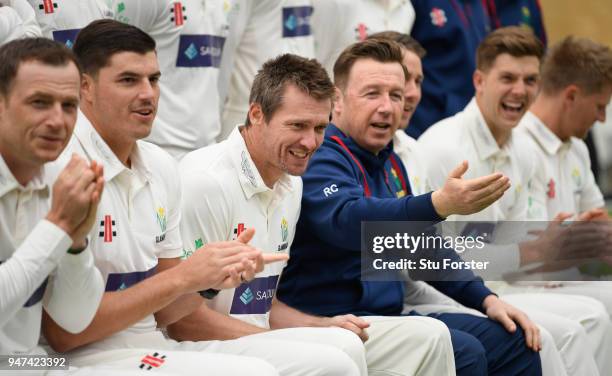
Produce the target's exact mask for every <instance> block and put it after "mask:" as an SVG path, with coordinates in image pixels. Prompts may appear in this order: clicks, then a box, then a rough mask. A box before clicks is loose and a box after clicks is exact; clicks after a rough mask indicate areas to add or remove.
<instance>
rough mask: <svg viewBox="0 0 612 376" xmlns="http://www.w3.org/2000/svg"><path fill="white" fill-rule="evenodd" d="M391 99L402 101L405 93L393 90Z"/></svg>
mask: <svg viewBox="0 0 612 376" xmlns="http://www.w3.org/2000/svg"><path fill="white" fill-rule="evenodd" d="M391 99H393V100H395V101H401V100H402V99H404V93H398V92H393V93H391Z"/></svg>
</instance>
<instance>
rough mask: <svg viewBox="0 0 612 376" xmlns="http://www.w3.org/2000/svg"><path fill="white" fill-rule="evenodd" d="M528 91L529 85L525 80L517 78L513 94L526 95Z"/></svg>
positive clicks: (513, 86)
mask: <svg viewBox="0 0 612 376" xmlns="http://www.w3.org/2000/svg"><path fill="white" fill-rule="evenodd" d="M526 93H527V87H526V86H525V83H524V82H523V80H516V81H515V82H514V85H512V94H516V95H525V94H526Z"/></svg>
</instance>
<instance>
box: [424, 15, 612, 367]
mask: <svg viewBox="0 0 612 376" xmlns="http://www.w3.org/2000/svg"><path fill="white" fill-rule="evenodd" d="M543 54H544V50H543V46H542V44H541V42H540V41H539V40H538V39H537V38H536V37H535V36H534V35H533V33H532V32H530V31H528V30H524V29H521V28H519V27H507V28H501V29H498V30H496V31H494V32H493V33H491V34H489V35H488V36H487V37H486V38H485V39H484V40H483V42H482V43H481V44H480V46H479V47H478V50H477V58H476V60H477V69H476V71H475V72H474V74H473V81H474V86H475V89H476V96H475V98H474V99H472V101H471V102H470V104H469V105H468V106H467V107H466V108H465V109H464V110H463V111H462V112H460V113H458V114H457V115H455V116H453V117H450V118H447V119H444V120H442V121H440V122H439V123H437V124H435V125H433V126H432V127H431V128H430V129H428V130H427V131H426V132H425V133H424V134H423V135H422V136H421V138H419V141H418V146H419V147H420V148H421V150H427V153H428V154H427V158H426V159H425V165H426V174H427V179H428V182H429V184H430V185H431V187H433V188H436V187H440V186H441V185H442V184H444V182H445V178H446V174H448V172H449V170H450V167H449V166H452V165H453V164H456V163H458V162H459V161H461V160H465V159H467V160H468V161H469V163H470V166H471V169H470V171H468V172H467V174H466V175H467V176H468V177H474V176H478V175H479V174H486V173H491V172H493V171H501V172H503V173H504V174H505V175H507V176H508V177H510V180H511V182H512V185H513V188H512V189H511V190H509V191H508V192H506V193H505V194H504V197H502V198H501V199H500V200H499V201H498V202H496V203H494V204H493V205H491V206H490V207H488V208H486V209H484V210H482V211H480V212H477V213H474V214H471V215H461V216H452V217H451V218H449V220H452V221H459V222H456V223H454V224H453V225H455V226H456V229H455V231H456V232H457V233H461V232H462V231H463V229H464V226H465V225H466V221H475V222H476V221H487V222H489V223H496V222H501V221H515V222H516V223H521V222H522V223H524V222H525V221H527V220H528V215H529V213H533V212H536V211H538V210H541V201H542V200H541V197H538V194H537V193H536V192H540V191H541V187H542V184H539V183H538V181H537V180H536V179H535V177H536V173H535V172H536V166H535V163H534V160H533V154H534V152H535V151H536V149H535V148H536V146H535V145H534V143H533V142H532V141H531V140H530V139H529V138H528V137H526V136H525V135H524V134H521V133H519V132H518V131H517V129H516V127H517V125H518V124H519V121H520V120H521V118H522V117H523V115H524V114H525V113H526V112H527V110H528V108H529V106H530V105H531V104H532V103H533V101H534V99H535V97H536V94H537V91H538V88H539V80H540V60H541V59H542V57H543ZM500 226H501V225H500ZM552 226H553V227H554V226H555V224H553V225H552ZM515 228H516V226H515ZM511 235H512V236H517V235H520V233H519V231H515V233H513V234H511ZM523 239H524V237H523V238H521V239H519V240H520V241H521V242H520V243H518V244H515V245H510V246H508V247H503V246H500V245H497V244H493V245H491V247H496V246H500V247H502V248H495V249H492V250H491V254H492V255H493V257H495V259H493V261H494V263H495V264H496V265H502V266H507V267H509V268H510V269H511V270H517V269H518V268H519V267H520V266H524V265H528V264H529V263H530V262H533V261H542V260H544V261H550V260H549V259H547V258H546V257H548V256H547V255H548V254H556V252H557V250H558V248H559V247H558V246H554V245H551V240H548V239H549V238H548V237H547V236H546V233H544V234H543V235H542V236H539V237H537V238H536V239H535V240H533V241H523ZM547 249H550V250H552V252H544V251H543V250H547ZM489 286H490V287H491V288H494V289H495V291H496V292H497V293H499V294H500V295H501V294H502V293H504V292H506V291H507V292H520V291H521V290H523V289H522V288H520V287H518V288H516V289H510V288H508V284H506V283H504V282H493V283H490V284H489ZM551 292H554V290H551ZM502 299H503V300H505V301H507V302H509V303H511V304H513V305H515V306H517V307H519V308H520V309H521V310H523V311H525V312H526V313H527V314H528V315H529V317H531V318H532V319H533V320H534V321H535V322H537V323H538V324H539V325H541V326H542V327H543V328H545V329H547V330H548V331H549V332H550V334H551V335H552V336H553V338H554V339H555V344H556V345H557V348H558V350H559V352H560V353H561V355H562V358H563V362H564V366H565V369H566V370H567V373H568V374H596V373H597V369H596V368H597V365H596V364H595V359H594V358H593V351H592V350H594V351H597V353H599V352H600V351H599V350H597V349H600V348H603V349H606V348H609V347H608V346H609V344H608V342H609V338H610V336H609V335H608V334H606V333H609V328H608V326H609V324H608V318H607V317H606V315H605V312H603V310H602V309H601V307H600V306H601V304H599V302H597V301H595V300H594V299H591V298H588V297H582V296H570V295H566V296H564V295H560V294H512V295H509V294H504V295H503V296H502ZM585 330H586V333H585ZM602 360H603V358H602ZM600 364H603V363H601V362H600ZM544 366H545V367H544V371H545V373H546V374H551V373H552V374H558V372H551V371H550V368H549V367H548V366H547V363H544ZM600 369H601V370H604V369H605V368H602V367H601V366H600ZM548 372H551V373H548Z"/></svg>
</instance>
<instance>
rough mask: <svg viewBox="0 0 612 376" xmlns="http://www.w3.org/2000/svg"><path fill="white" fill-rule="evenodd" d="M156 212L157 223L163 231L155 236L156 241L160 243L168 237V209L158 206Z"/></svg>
mask: <svg viewBox="0 0 612 376" xmlns="http://www.w3.org/2000/svg"><path fill="white" fill-rule="evenodd" d="M155 214H156V215H157V224H158V225H159V228H160V230H161V232H162V234H161V235H158V236H156V237H155V243H160V242H162V241H164V239H165V238H166V225H167V220H166V210H165V209H164V208H163V207H161V206H160V207H159V208H157V213H155Z"/></svg>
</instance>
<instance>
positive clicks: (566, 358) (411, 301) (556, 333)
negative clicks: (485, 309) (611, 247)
mask: <svg viewBox="0 0 612 376" xmlns="http://www.w3.org/2000/svg"><path fill="white" fill-rule="evenodd" d="M522 295H523V294H519V295H518V297H513V298H512V299H510V300H508V299H506V296H503V297H502V298H503V300H504V301H507V302H508V303H510V304H512V305H514V306H516V307H517V308H519V309H520V310H522V311H524V312H525V313H527V315H528V316H529V317H530V318H531V319H532V320H533V321H534V322H535V323H536V324H538V327H539V328H540V333H541V337H542V351H541V352H540V359H541V361H542V374H543V375H544V376H557V375H569V376H573V375H594V376H596V375H598V374H599V372H598V371H597V365H596V364H595V361H594V359H593V352H592V351H591V346H590V344H589V342H590V341H589V340H588V338H587V336H586V334H585V333H584V330H582V328H581V326H580V322H579V320H578V319H577V318H574V317H572V318H565V317H562V316H561V315H560V314H554V313H551V312H550V310H544V309H537V308H539V307H538V305H540V304H537V305H535V307H533V306H532V304H530V302H528V301H526V300H522ZM535 295H536V298H542V296H541V295H542V294H535ZM540 300H541V299H540ZM561 300H563V299H561ZM565 303H566V304H571V303H570V302H568V301H567V300H565ZM541 306H542V307H546V303H545V302H544V303H542V304H541ZM411 310H414V311H417V312H419V313H421V314H430V313H469V314H473V315H477V316H482V317H484V316H485V315H483V314H482V313H481V312H479V311H476V310H474V309H470V308H466V307H464V306H463V305H461V304H459V303H457V302H456V301H454V300H453V299H451V298H449V297H447V296H446V295H444V294H442V293H441V292H439V291H437V290H436V289H434V288H433V287H431V286H430V285H428V284H426V283H424V282H415V281H408V282H407V288H406V296H405V297H404V312H409V311H411ZM576 311H577V312H581V313H582V316H583V317H584V318H587V317H589V315H590V314H593V313H594V312H595V311H594V310H593V309H592V308H589V307H585V308H580V307H578V308H577V309H576ZM536 313H537V315H536Z"/></svg>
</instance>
